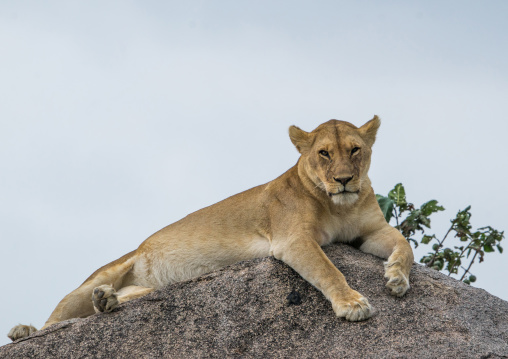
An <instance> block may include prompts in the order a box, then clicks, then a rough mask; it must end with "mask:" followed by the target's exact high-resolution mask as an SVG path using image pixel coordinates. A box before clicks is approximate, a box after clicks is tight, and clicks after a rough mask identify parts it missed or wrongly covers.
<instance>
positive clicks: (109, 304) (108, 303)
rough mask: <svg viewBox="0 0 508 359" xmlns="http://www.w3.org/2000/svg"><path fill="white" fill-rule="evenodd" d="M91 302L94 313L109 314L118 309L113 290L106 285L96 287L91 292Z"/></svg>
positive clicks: (115, 294)
mask: <svg viewBox="0 0 508 359" xmlns="http://www.w3.org/2000/svg"><path fill="white" fill-rule="evenodd" d="M92 302H93V307H94V309H95V312H97V313H98V312H105V313H108V312H111V311H112V310H113V309H115V308H116V307H118V304H119V302H118V297H117V293H116V291H115V288H113V287H112V286H110V285H107V284H103V285H101V286H98V287H96V288H95V289H94V290H93V293H92Z"/></svg>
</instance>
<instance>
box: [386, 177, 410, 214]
mask: <svg viewBox="0 0 508 359" xmlns="http://www.w3.org/2000/svg"><path fill="white" fill-rule="evenodd" d="M388 198H390V199H391V200H393V202H394V203H395V205H396V206H397V207H399V208H400V211H404V210H406V209H407V201H406V190H405V189H404V186H403V185H402V183H397V184H396V185H395V188H394V189H392V190H391V191H390V192H389V193H388Z"/></svg>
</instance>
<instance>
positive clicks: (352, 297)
mask: <svg viewBox="0 0 508 359" xmlns="http://www.w3.org/2000/svg"><path fill="white" fill-rule="evenodd" d="M379 125H380V121H379V119H378V118H377V116H375V117H374V118H373V119H372V120H371V121H369V122H367V123H366V124H365V125H363V126H362V127H360V128H357V127H355V126H354V125H352V124H350V123H347V122H342V121H336V120H330V121H328V122H326V123H324V124H322V125H320V126H319V127H318V128H316V129H315V130H314V131H312V132H305V131H303V130H301V129H299V128H298V127H295V126H291V127H290V129H289V134H290V138H291V141H292V142H293V144H294V145H295V146H296V148H297V149H298V151H299V152H300V153H301V156H300V159H299V160H298V163H297V164H296V165H295V166H294V167H292V168H291V169H289V170H288V171H287V172H286V173H284V174H283V175H281V176H280V177H278V178H277V179H275V180H273V181H271V182H269V183H267V184H264V185H261V186H258V187H254V188H252V189H250V190H248V191H245V192H242V193H239V194H237V195H235V196H232V197H229V198H227V199H225V200H223V201H221V202H219V203H216V204H214V205H212V206H210V207H206V208H203V209H201V210H199V211H197V212H194V213H191V214H189V215H188V216H187V217H185V218H183V219H182V220H180V221H178V222H176V223H173V224H171V225H169V226H167V227H165V228H163V229H161V230H160V231H159V232H157V233H155V234H153V235H152V236H150V237H149V238H148V239H147V240H145V241H144V242H143V243H142V244H141V245H140V246H139V248H138V249H137V250H136V251H133V252H131V253H129V254H126V255H125V256H123V257H121V258H120V259H118V260H116V261H114V262H112V263H110V264H108V265H106V266H104V267H102V268H100V269H99V270H97V271H96V272H95V273H94V274H92V275H91V276H90V277H89V278H88V279H87V280H86V281H85V282H84V283H83V284H82V285H81V286H80V287H79V288H77V289H76V290H75V291H73V292H71V293H70V294H68V295H67V296H66V297H65V298H64V299H63V300H62V301H61V302H60V303H59V304H58V306H57V307H56V309H55V310H54V312H53V313H52V314H51V316H50V318H49V319H48V321H47V322H46V324H45V326H44V328H46V327H48V326H49V325H51V324H54V323H57V322H60V321H62V320H66V319H70V318H75V317H86V316H89V315H91V314H93V313H94V312H95V311H104V312H108V311H111V310H113V309H114V308H116V307H117V306H118V305H119V304H121V303H123V302H126V301H128V300H131V299H134V298H138V297H140V296H143V295H145V294H147V293H149V292H151V291H153V290H155V289H158V288H161V287H163V286H165V285H167V284H170V283H175V282H178V281H183V280H187V279H190V278H193V277H197V276H200V275H202V274H204V273H207V272H211V271H213V270H216V269H219V268H221V267H224V266H226V265H229V264H232V263H235V262H238V261H242V260H248V259H252V258H257V257H265V256H268V255H273V256H274V257H275V258H277V259H280V260H282V261H284V262H285V263H286V264H288V265H289V266H291V267H292V268H293V269H295V270H296V271H297V272H298V273H299V274H300V275H301V276H302V277H303V278H305V279H306V280H307V281H308V282H309V283H311V284H312V285H313V286H314V287H316V288H317V289H319V290H320V291H321V292H322V293H323V294H324V295H325V297H326V298H327V299H328V300H330V302H331V304H332V307H333V309H334V311H335V313H336V315H337V316H339V317H344V318H346V319H347V320H351V321H358V320H364V319H367V318H369V317H370V316H371V306H370V304H369V302H368V300H367V299H366V298H364V297H363V296H362V295H361V294H360V293H358V292H357V291H355V290H353V289H351V288H350V287H349V285H348V284H347V282H346V280H345V278H344V276H343V275H342V273H341V272H340V271H339V270H338V269H337V268H336V267H335V266H334V265H333V264H332V262H330V260H329V259H328V258H327V257H326V255H325V254H324V252H323V251H322V249H321V246H323V245H326V244H329V243H332V242H334V241H339V242H352V241H353V240H354V241H355V243H356V244H359V245H360V247H359V248H360V249H361V250H362V251H364V252H367V253H372V254H374V255H376V256H379V257H382V258H385V259H388V261H387V262H386V264H385V277H386V278H387V279H388V283H387V287H388V288H389V289H390V291H391V294H393V295H395V296H402V295H404V293H406V291H407V289H408V288H409V280H408V279H409V271H410V268H411V265H412V263H413V253H412V250H411V247H410V246H409V244H408V242H407V241H406V240H405V238H404V237H403V236H402V235H401V234H400V233H399V232H398V231H397V230H396V229H394V228H393V227H391V226H389V225H388V224H387V223H386V221H385V219H384V217H383V214H382V213H381V210H380V208H379V206H378V204H377V201H376V198H375V195H374V192H373V190H372V188H371V184H370V180H369V177H368V175H367V172H368V169H369V166H370V158H371V147H372V145H373V144H374V141H375V138H376V133H377V129H378V127H379ZM16 328H18V329H16ZM11 333H16V335H14V337H12V339H13V340H15V339H19V338H21V337H23V336H26V335H29V334H30V330H26V328H20V327H19V326H18V327H15V328H13V330H11Z"/></svg>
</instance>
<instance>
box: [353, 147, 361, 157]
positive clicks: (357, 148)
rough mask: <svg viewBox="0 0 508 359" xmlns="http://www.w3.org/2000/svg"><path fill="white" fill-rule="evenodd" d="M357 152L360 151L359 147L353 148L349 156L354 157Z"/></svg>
mask: <svg viewBox="0 0 508 359" xmlns="http://www.w3.org/2000/svg"><path fill="white" fill-rule="evenodd" d="M358 151H360V147H355V148H353V149H352V150H351V154H352V155H354V154H355V153H356V152H358Z"/></svg>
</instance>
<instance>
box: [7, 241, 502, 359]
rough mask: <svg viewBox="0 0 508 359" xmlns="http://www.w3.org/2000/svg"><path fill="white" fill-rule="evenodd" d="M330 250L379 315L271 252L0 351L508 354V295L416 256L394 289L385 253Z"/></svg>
mask: <svg viewBox="0 0 508 359" xmlns="http://www.w3.org/2000/svg"><path fill="white" fill-rule="evenodd" d="M325 252H326V253H327V255H328V256H329V258H330V259H331V260H332V262H333V263H334V264H335V265H336V266H337V268H339V269H340V270H341V271H342V273H344V275H345V276H346V278H347V280H348V282H349V284H350V286H351V287H352V288H354V289H356V290H358V291H359V292H360V293H362V294H363V295H365V296H366V297H367V298H368V299H369V301H370V303H371V304H372V305H373V306H374V308H375V314H374V316H373V317H372V318H371V319H369V320H367V321H364V322H359V323H351V322H347V321H345V320H343V319H339V318H336V317H335V315H334V313H333V311H332V307H331V305H330V303H329V302H328V301H327V300H326V299H325V298H324V296H323V295H322V294H321V293H320V292H318V291H317V290H316V289H315V288H314V287H312V286H310V285H309V284H308V283H307V282H306V281H305V280H303V279H302V278H301V277H300V276H299V275H298V274H297V273H296V272H294V271H293V270H292V269H291V268H289V267H288V266H286V265H285V264H283V263H282V262H279V261H277V260H275V259H273V258H263V259H257V260H253V261H247V262H241V263H237V264H235V265H232V266H229V267H227V268H224V269H222V270H220V271H217V272H214V273H211V274H208V275H205V276H202V277H200V278H196V279H194V280H190V281H187V282H181V283H176V284H173V285H170V286H168V287H166V288H164V289H162V290H159V291H157V292H154V293H152V294H150V295H147V296H145V297H143V298H140V299H137V300H133V301H131V302H128V303H126V304H124V305H122V306H120V307H119V308H118V310H116V311H114V312H113V313H109V314H102V313H100V314H96V315H93V316H91V317H88V318H85V319H73V320H69V321H65V322H62V323H59V324H56V325H54V326H52V327H50V328H48V329H46V330H44V331H39V332H36V333H35V334H33V335H32V336H30V337H28V338H25V339H21V340H18V341H17V342H15V343H12V344H8V345H5V346H3V347H0V358H49V357H51V358H53V357H58V358H226V357H227V358H229V357H232V358H498V357H505V358H506V357H508V302H506V301H503V300H501V299H499V298H497V297H495V296H493V295H490V294H489V293H487V292H485V291H484V290H481V289H476V288H473V287H470V286H468V285H466V284H463V283H461V282H458V281H456V280H454V279H451V278H448V277H447V276H445V275H443V274H441V273H438V272H436V271H433V270H431V269H427V268H424V267H422V266H420V265H414V266H413V269H412V271H411V287H412V288H411V289H410V290H409V292H408V293H407V295H406V296H405V297H403V298H394V297H392V296H390V295H389V292H388V290H387V289H386V288H385V287H384V284H385V280H384V278H383V261H382V260H381V259H379V258H376V257H373V256H371V255H368V254H364V253H361V252H360V251H358V250H356V249H354V248H351V247H349V246H346V245H332V246H328V247H326V248H325ZM293 291H296V292H297V294H295V293H293V295H292V296H291V297H290V300H288V299H287V297H288V295H289V294H290V293H292V292H293ZM290 302H291V303H292V304H290Z"/></svg>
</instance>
